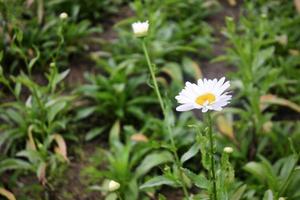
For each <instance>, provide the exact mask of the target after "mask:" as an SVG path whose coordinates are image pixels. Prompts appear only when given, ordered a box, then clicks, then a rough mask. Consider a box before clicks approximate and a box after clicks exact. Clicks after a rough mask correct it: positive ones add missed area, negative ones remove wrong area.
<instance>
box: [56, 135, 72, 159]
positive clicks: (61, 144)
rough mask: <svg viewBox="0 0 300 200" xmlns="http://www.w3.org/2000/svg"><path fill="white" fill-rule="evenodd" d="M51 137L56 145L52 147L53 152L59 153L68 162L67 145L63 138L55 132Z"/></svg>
mask: <svg viewBox="0 0 300 200" xmlns="http://www.w3.org/2000/svg"><path fill="white" fill-rule="evenodd" d="M53 139H54V140H55V141H56V143H57V145H58V146H57V147H55V148H54V151H55V153H57V154H60V155H61V156H62V157H63V158H64V159H65V161H67V162H69V159H68V157H67V145H66V142H65V140H64V138H63V137H62V136H61V135H60V134H57V133H56V134H54V135H53Z"/></svg>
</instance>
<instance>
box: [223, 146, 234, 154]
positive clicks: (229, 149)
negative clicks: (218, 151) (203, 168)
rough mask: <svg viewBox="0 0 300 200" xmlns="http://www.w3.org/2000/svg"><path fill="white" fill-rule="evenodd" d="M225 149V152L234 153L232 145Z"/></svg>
mask: <svg viewBox="0 0 300 200" xmlns="http://www.w3.org/2000/svg"><path fill="white" fill-rule="evenodd" d="M223 151H224V152H225V153H232V152H233V148H232V147H225V148H224V149H223Z"/></svg>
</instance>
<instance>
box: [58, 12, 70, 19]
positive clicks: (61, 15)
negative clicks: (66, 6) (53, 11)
mask: <svg viewBox="0 0 300 200" xmlns="http://www.w3.org/2000/svg"><path fill="white" fill-rule="evenodd" d="M59 18H60V19H62V20H65V19H67V18H68V14H67V13H65V12H62V13H60V15H59Z"/></svg>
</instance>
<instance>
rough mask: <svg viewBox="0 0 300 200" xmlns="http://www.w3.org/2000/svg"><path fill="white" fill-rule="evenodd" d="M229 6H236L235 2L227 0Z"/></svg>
mask: <svg viewBox="0 0 300 200" xmlns="http://www.w3.org/2000/svg"><path fill="white" fill-rule="evenodd" d="M227 1H228V3H229V5H231V6H236V0H227Z"/></svg>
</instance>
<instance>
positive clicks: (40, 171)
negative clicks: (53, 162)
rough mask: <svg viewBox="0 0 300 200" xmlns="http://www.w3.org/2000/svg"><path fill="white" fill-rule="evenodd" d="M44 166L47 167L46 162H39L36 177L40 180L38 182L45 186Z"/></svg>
mask: <svg viewBox="0 0 300 200" xmlns="http://www.w3.org/2000/svg"><path fill="white" fill-rule="evenodd" d="M46 168H47V165H46V163H44V162H43V163H41V164H40V165H39V168H38V171H37V176H38V179H39V181H40V183H41V184H42V185H43V186H45V185H46V183H47V179H46Z"/></svg>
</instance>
